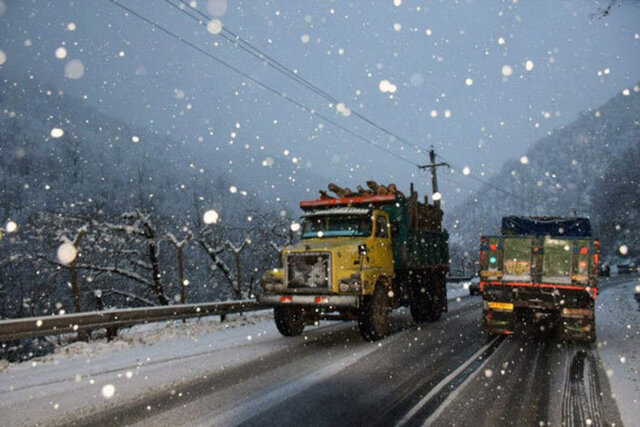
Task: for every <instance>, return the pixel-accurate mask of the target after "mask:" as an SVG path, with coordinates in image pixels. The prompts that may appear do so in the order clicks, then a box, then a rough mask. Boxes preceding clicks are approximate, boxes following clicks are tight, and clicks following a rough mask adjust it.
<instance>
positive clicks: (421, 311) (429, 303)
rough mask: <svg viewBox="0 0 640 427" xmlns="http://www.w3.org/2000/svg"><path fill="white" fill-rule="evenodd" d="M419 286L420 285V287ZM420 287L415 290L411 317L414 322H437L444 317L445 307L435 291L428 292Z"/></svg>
mask: <svg viewBox="0 0 640 427" xmlns="http://www.w3.org/2000/svg"><path fill="white" fill-rule="evenodd" d="M418 286H419V285H418ZM418 286H416V287H415V288H414V294H413V298H411V303H410V304H409V308H410V309H411V317H413V320H414V321H416V322H418V323H422V322H426V321H429V322H435V321H436V320H438V319H440V316H442V310H443V305H442V302H441V301H440V297H439V296H438V292H437V290H435V289H432V290H431V291H428V290H426V289H424V292H422V289H420V288H419V287H418Z"/></svg>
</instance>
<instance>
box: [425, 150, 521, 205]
mask: <svg viewBox="0 0 640 427" xmlns="http://www.w3.org/2000/svg"><path fill="white" fill-rule="evenodd" d="M437 156H438V157H439V158H441V159H442V160H443V161H445V162H447V163H449V164H450V165H452V166H453V167H455V168H456V169H463V168H461V167H460V166H458V165H456V164H455V163H453V162H451V161H449V160H447V159H445V158H444V157H442V156H441V155H439V154H438V155H437ZM466 176H468V177H469V178H471V179H473V180H474V181H477V182H479V183H481V184H484V185H486V186H488V187H491V188H493V189H494V190H496V191H499V192H501V193H504V194H507V195H509V196H511V197H514V198H516V199H518V200H521V201H523V202H525V204H527V205H531V202H530V201H529V200H527V199H525V198H524V197H520V196H518V195H516V194H513V193H512V192H510V191H507V190H505V189H503V188H500V187H498V186H497V185H494V184H492V183H490V182H489V181H486V180H483V179H480V178H478V177H476V176H473V175H471V174H469V175H466Z"/></svg>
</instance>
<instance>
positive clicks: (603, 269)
mask: <svg viewBox="0 0 640 427" xmlns="http://www.w3.org/2000/svg"><path fill="white" fill-rule="evenodd" d="M598 276H603V277H610V276H611V267H609V265H608V264H600V265H599V266H598Z"/></svg>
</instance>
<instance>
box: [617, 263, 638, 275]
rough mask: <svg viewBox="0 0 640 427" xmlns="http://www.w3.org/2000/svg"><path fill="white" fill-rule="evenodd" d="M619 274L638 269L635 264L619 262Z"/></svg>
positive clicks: (629, 272)
mask: <svg viewBox="0 0 640 427" xmlns="http://www.w3.org/2000/svg"><path fill="white" fill-rule="evenodd" d="M617 267H618V274H631V273H633V272H635V271H636V269H635V266H634V265H633V264H618V265H617Z"/></svg>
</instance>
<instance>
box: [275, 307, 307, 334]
mask: <svg viewBox="0 0 640 427" xmlns="http://www.w3.org/2000/svg"><path fill="white" fill-rule="evenodd" d="M273 318H274V319H275V321H276V327H277V328H278V331H279V332H280V333H281V334H282V335H283V336H285V337H295V336H296V335H300V334H301V333H302V331H303V330H304V318H303V316H302V309H301V308H298V307H275V308H274V309H273Z"/></svg>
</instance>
